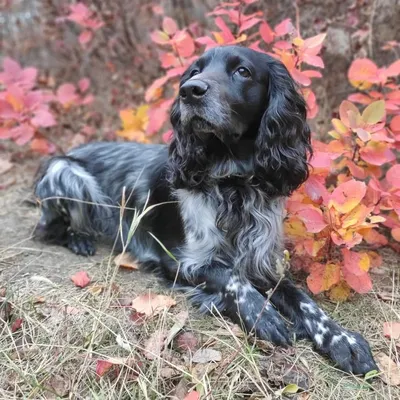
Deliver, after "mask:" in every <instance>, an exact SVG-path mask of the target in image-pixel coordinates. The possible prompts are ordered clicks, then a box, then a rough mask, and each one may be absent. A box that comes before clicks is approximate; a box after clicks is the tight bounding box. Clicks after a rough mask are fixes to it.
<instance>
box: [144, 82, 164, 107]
mask: <svg viewBox="0 0 400 400" xmlns="http://www.w3.org/2000/svg"><path fill="white" fill-rule="evenodd" d="M168 79H169V77H168V76H163V77H161V78H158V79H156V80H155V81H153V83H152V84H151V85H150V86H149V87H148V88H147V90H146V93H145V95H144V99H145V100H146V102H148V103H149V102H150V101H152V100H156V99H158V98H159V97H160V96H161V93H162V86H164V84H165V83H166V82H167V81H168Z"/></svg>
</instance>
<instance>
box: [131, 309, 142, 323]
mask: <svg viewBox="0 0 400 400" xmlns="http://www.w3.org/2000/svg"><path fill="white" fill-rule="evenodd" d="M129 319H130V320H131V321H132V322H133V323H134V325H142V324H144V322H145V321H146V314H144V313H138V312H136V311H132V312H131V314H130V316H129Z"/></svg>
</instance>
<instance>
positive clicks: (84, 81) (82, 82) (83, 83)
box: [78, 78, 90, 93]
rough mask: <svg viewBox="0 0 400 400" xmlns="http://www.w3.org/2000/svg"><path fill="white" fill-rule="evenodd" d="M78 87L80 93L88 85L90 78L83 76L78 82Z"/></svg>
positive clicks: (84, 90)
mask: <svg viewBox="0 0 400 400" xmlns="http://www.w3.org/2000/svg"><path fill="white" fill-rule="evenodd" d="M78 87H79V90H80V91H81V93H84V92H86V90H88V89H89V87H90V80H89V79H88V78H83V79H81V80H80V81H79V82H78Z"/></svg>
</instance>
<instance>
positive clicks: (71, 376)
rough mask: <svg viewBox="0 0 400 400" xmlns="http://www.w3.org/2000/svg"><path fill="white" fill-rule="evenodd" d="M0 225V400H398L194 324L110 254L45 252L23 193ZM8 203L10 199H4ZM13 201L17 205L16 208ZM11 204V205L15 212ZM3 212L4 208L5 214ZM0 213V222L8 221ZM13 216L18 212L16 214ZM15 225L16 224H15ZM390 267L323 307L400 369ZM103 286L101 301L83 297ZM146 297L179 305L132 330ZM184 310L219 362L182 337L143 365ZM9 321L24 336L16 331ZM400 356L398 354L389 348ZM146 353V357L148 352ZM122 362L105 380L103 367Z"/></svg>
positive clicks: (315, 359)
mask: <svg viewBox="0 0 400 400" xmlns="http://www.w3.org/2000/svg"><path fill="white" fill-rule="evenodd" d="M4 199H5V201H4V202H3V205H4V207H3V211H5V212H4V213H3V214H2V215H1V216H0V218H1V221H0V223H1V224H2V226H3V227H4V229H3V232H4V231H5V232H6V235H5V236H4V237H2V238H1V239H0V273H1V275H0V277H1V278H0V279H1V281H2V283H1V285H0V288H1V287H4V289H5V290H4V291H3V293H2V294H0V296H1V297H2V298H1V299H0V300H1V306H0V318H1V320H0V398H1V399H5V400H6V399H15V398H26V399H55V398H71V399H88V398H90V399H138V400H140V399H146V400H147V399H167V398H171V399H172V398H175V399H183V398H184V396H185V394H187V393H188V391H190V390H193V389H196V390H197V391H198V392H200V393H201V394H202V396H201V398H202V399H250V398H251V399H257V398H261V399H273V398H279V397H284V396H286V394H284V393H281V392H279V390H280V389H282V388H284V387H285V386H287V385H288V384H291V383H296V384H298V386H299V387H302V388H303V389H305V390H304V391H301V392H299V393H297V394H295V395H290V396H291V397H290V396H289V395H288V396H289V397H290V398H296V399H301V400H307V399H318V400H321V399H337V400H339V399H340V400H342V399H399V398H400V388H399V387H394V386H388V385H386V384H385V383H384V382H383V381H382V380H381V379H380V378H377V379H375V380H374V381H373V382H372V383H371V384H370V383H367V382H365V380H363V379H361V378H357V377H354V376H351V375H348V374H345V373H343V372H342V371H339V370H337V369H335V368H334V367H333V366H332V364H331V362H330V361H329V360H327V359H324V358H323V357H321V356H320V355H318V354H317V353H315V352H314V351H313V350H312V348H311V346H310V344H309V343H307V342H299V343H297V344H296V346H295V347H294V348H292V349H288V350H282V349H278V348H273V347H271V346H270V345H268V344H267V343H258V344H257V346H254V344H253V343H252V341H251V340H250V339H249V338H247V337H246V336H245V335H243V334H242V333H241V332H240V330H239V329H238V327H236V326H234V325H232V324H230V323H229V322H227V321H226V320H224V319H222V318H220V317H218V316H214V317H212V316H208V317H206V316H201V315H199V314H198V313H197V311H196V310H193V309H191V308H190V306H188V304H187V303H186V300H185V297H184V296H182V295H180V294H179V293H171V291H169V290H168V289H166V288H165V287H163V286H161V285H160V283H159V282H158V281H157V280H156V279H155V278H154V277H151V276H149V275H146V274H143V273H141V272H140V271H134V272H131V271H129V272H128V271H124V270H121V269H118V268H117V267H116V266H115V265H114V264H113V263H112V262H111V258H110V256H109V250H104V249H100V254H99V255H98V256H97V257H94V258H89V259H85V258H83V257H77V256H75V255H73V254H72V253H69V252H68V251H67V250H65V249H60V248H57V247H50V246H43V245H41V244H39V243H35V242H33V241H32V240H30V239H29V238H28V235H29V232H30V231H31V228H32V226H33V225H34V223H35V222H36V221H37V210H32V209H30V208H26V207H25V206H24V205H22V204H21V203H20V200H22V198H21V196H20V192H14V193H11V192H10V193H8V194H6V196H5V197H3V200H4ZM7 199H8V200H7ZM16 199H18V201H16ZM16 204H18V205H17V206H16ZM8 207H9V208H8ZM7 208H8V212H7ZM16 208H17V209H18V212H10V211H15V210H16ZM22 216H23V217H22ZM384 259H385V260H386V265H385V266H384V267H382V268H380V269H379V270H378V271H377V272H379V273H380V274H376V275H374V282H375V291H374V292H373V293H371V294H368V295H363V296H356V297H354V298H353V299H352V300H351V301H349V302H347V303H345V304H339V305H336V304H332V303H329V302H327V301H326V300H325V301H321V303H322V304H321V305H322V307H323V308H324V309H326V310H327V311H328V312H329V313H330V314H331V315H332V316H333V317H334V318H335V319H337V320H338V321H339V322H340V323H341V324H342V325H344V326H345V327H347V328H349V329H353V330H355V331H358V332H361V333H362V334H363V335H364V336H365V337H366V338H367V339H368V340H369V342H370V343H371V346H372V349H373V352H374V353H375V354H376V353H379V352H384V353H386V354H387V355H390V356H391V358H392V359H393V360H394V361H396V362H397V364H398V365H400V357H399V353H398V350H399V349H398V347H396V343H394V342H393V341H390V340H388V339H386V338H384V337H383V334H382V325H383V322H385V321H400V285H399V284H400V282H399V280H400V278H399V273H398V267H397V265H398V261H397V256H394V255H393V254H391V253H387V254H384ZM80 270H86V271H88V273H89V275H90V276H91V278H92V283H91V285H90V286H89V287H87V288H84V289H80V288H77V287H75V286H74V285H73V283H72V282H71V280H70V276H71V275H72V274H74V273H76V272H77V271H80ZM94 285H101V286H102V291H101V293H97V292H96V291H95V292H94V293H92V292H91V289H90V287H93V286H94ZM148 291H151V292H153V293H164V294H167V295H170V296H172V297H174V298H175V299H176V301H177V305H176V306H175V307H173V308H171V309H169V310H168V311H165V312H163V313H161V314H159V315H157V316H155V317H153V318H150V319H148V320H147V321H146V322H145V323H144V324H142V325H135V324H134V322H133V321H132V319H131V318H130V316H131V312H132V310H131V308H130V307H129V306H124V305H125V304H128V303H129V301H127V299H130V300H132V299H134V298H135V297H136V296H138V295H140V294H142V293H145V292H148ZM184 310H188V311H189V318H188V319H187V321H186V322H185V324H184V327H183V331H184V332H189V333H191V334H192V336H194V337H195V338H196V339H197V342H198V344H197V348H211V349H214V350H217V351H219V352H220V353H221V354H222V359H221V360H220V361H217V362H208V363H205V364H198V363H194V362H193V361H192V357H193V352H194V351H195V350H196V348H194V349H193V350H192V351H191V350H187V349H186V350H182V349H180V348H179V347H178V345H177V342H178V340H179V339H178V336H179V335H178V336H176V337H175V338H174V339H173V340H172V342H171V343H170V344H169V345H168V346H167V347H166V348H165V349H164V350H163V351H161V353H158V352H157V351H156V350H155V351H154V355H153V357H150V358H153V359H149V356H148V355H147V356H146V353H145V351H144V349H145V347H146V345H147V343H148V340H149V338H150V337H152V334H153V333H154V332H156V331H162V332H165V333H168V332H169V331H170V329H171V327H172V326H173V325H174V324H175V323H176V316H177V315H178V314H179V313H180V312H181V311H184ZM17 318H21V319H22V321H23V322H22V325H21V328H20V329H18V330H16V331H15V332H12V325H13V323H14V322H15V320H16V319H17ZM397 345H399V344H397ZM150 349H151V347H150ZM110 358H113V360H114V361H115V359H117V360H119V365H117V366H114V367H112V368H111V370H109V371H108V372H107V373H106V374H104V376H102V377H99V376H98V375H97V374H96V366H97V365H98V361H99V360H110Z"/></svg>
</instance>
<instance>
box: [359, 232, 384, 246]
mask: <svg viewBox="0 0 400 400" xmlns="http://www.w3.org/2000/svg"><path fill="white" fill-rule="evenodd" d="M360 233H361V235H362V236H363V238H364V240H365V241H366V242H367V243H368V244H373V245H378V246H386V245H387V243H388V240H387V238H386V236H384V235H382V233H379V232H378V231H377V230H375V229H373V228H369V229H365V230H361V231H360Z"/></svg>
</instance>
